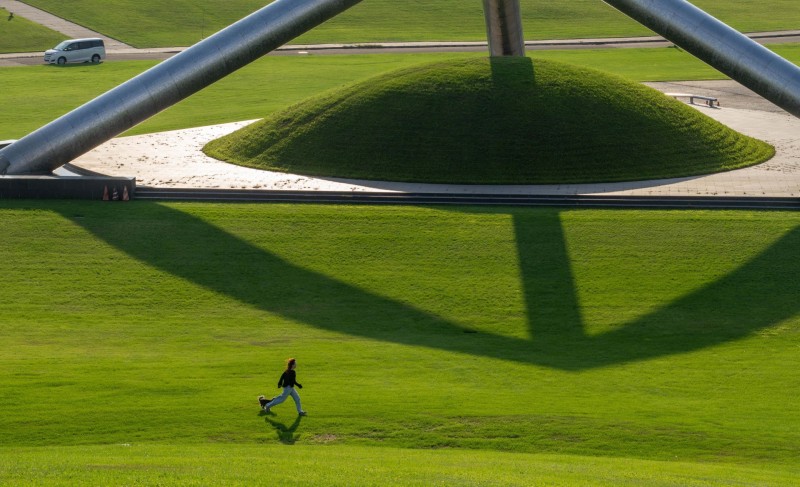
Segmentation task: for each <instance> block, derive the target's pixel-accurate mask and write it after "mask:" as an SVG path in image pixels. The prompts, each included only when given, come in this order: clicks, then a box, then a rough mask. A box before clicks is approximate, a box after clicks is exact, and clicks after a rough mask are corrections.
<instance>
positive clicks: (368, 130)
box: [203, 57, 775, 184]
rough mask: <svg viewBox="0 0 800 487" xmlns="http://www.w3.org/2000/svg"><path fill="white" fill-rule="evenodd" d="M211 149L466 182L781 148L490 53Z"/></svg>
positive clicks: (592, 75) (267, 122)
mask: <svg viewBox="0 0 800 487" xmlns="http://www.w3.org/2000/svg"><path fill="white" fill-rule="evenodd" d="M203 151H204V152H205V153H206V154H208V155H209V156H211V157H213V158H215V159H219V160H224V161H228V162H232V163H234V164H239V165H242V166H246V167H253V168H256V169H264V170H270V171H280V172H286V173H290V174H303V175H307V176H315V177H337V178H349V179H370V180H377V181H405V182H424V183H459V184H562V183H593V182H603V181H640V180H647V179H663V178H674V177H685V176H693V175H696V174H710V173H715V172H721V171H727V170H732V169H738V168H741V167H746V166H750V165H754V164H759V163H761V162H764V161H765V160H767V159H769V158H770V157H772V156H773V155H774V153H775V151H774V149H773V148H772V147H771V146H769V145H768V144H766V143H764V142H761V141H758V140H755V139H752V138H750V137H746V136H744V135H742V134H740V133H737V132H735V131H733V130H731V129H730V128H728V127H726V126H725V125H723V124H721V123H719V122H716V121H714V120H713V119H711V118H709V117H707V116H705V115H703V114H701V113H699V112H698V111H697V110H694V109H692V108H691V107H689V106H687V105H686V104H685V103H683V102H679V101H677V100H674V99H672V98H669V97H666V96H664V95H663V94H662V93H660V92H658V91H656V90H653V89H651V88H648V87H645V86H642V85H641V84H638V83H634V82H631V81H627V80H625V79H623V78H621V77H617V76H609V75H608V74H606V73H604V72H601V71H597V70H589V69H581V68H578V67H576V66H574V65H571V64H566V63H559V62H554V61H550V60H543V59H535V60H533V61H531V59H529V58H500V59H492V60H490V59H488V58H485V57H483V58H473V59H463V60H445V61H439V62H435V63H430V64H422V65H418V66H413V67H411V68H405V69H403V70H398V71H392V72H389V73H386V74H384V75H381V76H377V77H373V78H370V79H368V80H365V81H363V82H361V83H358V84H355V85H352V86H350V87H348V88H345V89H341V90H338V91H334V92H331V93H328V94H325V95H321V96H317V97H313V98H310V99H308V100H306V101H303V102H301V103H299V104H297V105H293V106H292V107H289V108H287V109H285V110H282V111H280V112H277V113H274V114H273V115H271V116H269V117H267V118H265V119H264V120H261V121H260V122H257V123H254V124H251V125H248V126H247V127H244V128H242V129H240V130H238V131H236V132H234V133H232V134H229V135H227V136H225V137H222V138H220V139H217V140H213V141H211V142H209V143H208V144H206V146H205V147H204V148H203Z"/></svg>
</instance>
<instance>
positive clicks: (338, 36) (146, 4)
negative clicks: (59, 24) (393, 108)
mask: <svg viewBox="0 0 800 487" xmlns="http://www.w3.org/2000/svg"><path fill="white" fill-rule="evenodd" d="M28 3H30V4H32V5H35V6H37V7H40V8H43V9H45V10H48V11H50V12H53V13H55V14H57V15H59V16H63V17H66V18H68V19H70V20H72V21H75V22H77V23H79V24H82V25H86V26H88V27H90V28H92V29H94V30H97V31H99V32H102V33H104V34H106V35H109V36H111V37H114V38H118V39H120V40H122V41H124V42H126V43H128V44H132V45H135V46H137V47H155V46H186V45H191V44H194V43H195V42H197V41H199V40H201V39H202V38H204V37H207V36H209V35H211V34H212V33H214V32H216V31H217V30H220V29H222V28H223V27H225V26H227V25H230V24H231V23H233V22H235V21H237V20H239V19H240V18H243V17H244V16H246V15H248V14H250V13H252V12H254V11H256V10H257V9H259V8H261V7H263V6H264V5H265V4H266V2H264V1H261V0H226V2H225V4H224V7H222V6H221V5H220V4H219V2H217V1H214V0H197V1H193V0H173V1H171V2H157V1H155V0H115V2H114V8H113V9H110V8H108V6H107V3H106V2H104V1H103V0H82V1H81V2H69V3H65V2H62V1H59V0H31V1H30V2H28ZM695 3H696V4H697V5H698V6H699V7H701V8H704V9H706V10H708V11H709V12H710V13H711V14H712V15H715V16H717V17H719V18H720V19H721V20H723V21H724V22H726V23H729V24H731V25H732V26H733V27H735V28H737V29H740V30H742V31H744V32H751V31H767V30H782V29H796V28H797V25H798V23H800V13H798V11H797V8H796V4H795V2H794V1H793V0H764V1H762V2H757V3H754V2H747V1H741V0H739V1H735V2H731V1H723V0H697V1H696V2H695ZM520 4H521V8H522V16H523V28H524V31H525V34H526V38H527V39H553V38H583V37H622V36H638V35H650V34H651V32H650V31H649V30H647V29H646V28H644V27H643V26H641V25H639V24H637V23H636V22H634V21H633V20H631V19H629V18H628V17H626V16H625V15H623V14H621V13H619V12H618V11H616V10H615V9H613V8H611V7H609V6H608V5H606V4H605V3H603V2H599V1H594V0H573V1H569V2H548V1H545V0H521V2H520ZM587 19H590V20H588V21H587ZM485 38H486V31H485V25H484V20H483V10H482V6H481V3H480V2H467V1H463V0H414V1H404V2H397V1H393V0H369V1H365V2H362V3H360V4H358V5H356V6H355V7H353V8H352V9H350V10H349V11H347V12H345V13H344V14H342V15H340V16H339V17H336V18H334V19H332V20H330V21H328V22H326V23H325V24H323V25H322V26H320V27H318V28H317V29H314V30H313V31H311V32H309V33H308V34H306V35H303V36H301V37H300V38H298V39H297V40H296V41H295V42H296V43H328V42H340V43H357V42H381V41H435V40H450V41H452V40H484V39H485Z"/></svg>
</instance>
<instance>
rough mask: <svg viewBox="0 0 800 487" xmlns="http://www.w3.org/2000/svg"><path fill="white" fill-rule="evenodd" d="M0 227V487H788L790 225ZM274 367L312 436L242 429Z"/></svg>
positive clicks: (390, 216) (109, 214) (229, 214)
mask: <svg viewBox="0 0 800 487" xmlns="http://www.w3.org/2000/svg"><path fill="white" fill-rule="evenodd" d="M0 228H2V232H0V249H2V255H3V257H2V259H0V275H2V276H3V289H4V292H3V300H2V313H0V390H2V391H3V394H0V431H2V435H0V470H2V471H3V473H4V474H5V472H10V473H11V474H12V475H21V476H24V475H26V473H25V472H26V469H30V470H33V471H32V472H31V475H33V476H34V478H39V479H44V480H43V481H42V482H41V483H42V484H44V483H47V482H46V480H48V479H49V477H47V475H50V474H52V473H53V472H55V474H56V475H55V477H56V478H59V479H65V481H68V480H71V477H70V476H69V475H76V476H77V477H79V478H88V479H90V481H88V482H87V483H92V482H91V480H94V481H95V482H96V484H103V483H112V484H117V485H119V484H130V483H133V482H132V481H130V480H129V478H130V477H128V476H126V475H137V474H141V475H147V479H148V480H149V482H144V481H142V482H140V483H142V484H154V483H165V481H163V479H166V480H169V479H174V478H178V479H191V478H196V477H192V476H193V475H200V474H198V473H197V472H208V476H203V478H204V479H205V482H202V481H198V483H204V484H206V485H207V484H209V483H225V482H214V481H213V479H215V478H223V479H227V478H228V477H225V476H226V475H230V476H232V478H231V479H230V480H232V481H237V479H240V478H241V477H240V476H239V474H238V472H239V471H240V470H247V472H244V473H242V474H241V475H242V476H244V478H246V479H250V478H252V477H249V475H251V474H250V473H248V472H251V469H252V471H254V472H267V471H269V472H272V469H270V468H269V466H270V465H271V464H270V463H269V462H270V461H271V460H275V461H276V462H279V463H281V465H286V466H288V465H302V469H301V472H298V471H291V470H288V467H287V469H284V468H283V467H280V468H279V467H276V468H275V469H274V471H275V473H276V474H278V476H279V477H281V476H282V478H285V476H287V475H291V474H292V473H295V474H297V475H298V478H299V479H300V481H302V480H303V479H323V480H324V479H326V478H328V476H329V475H330V469H332V468H333V469H335V468H339V469H341V471H343V472H346V473H345V475H349V476H350V477H353V478H355V482H356V483H360V484H361V485H374V484H375V483H372V484H370V482H372V481H373V478H372V477H371V476H369V475H366V476H365V475H358V473H357V472H359V470H358V469H355V468H354V466H353V465H352V464H353V463H357V461H356V460H353V459H354V458H358V457H359V456H361V455H360V454H359V453H358V451H359V450H355V449H353V448H354V447H359V448H375V449H380V448H392V449H411V450H436V451H438V450H447V451H461V452H465V453H464V455H463V456H461V457H459V456H458V455H459V454H458V453H452V454H449V453H433V454H432V455H434V456H431V457H430V458H431V459H430V460H424V461H422V462H421V465H420V466H419V470H416V468H417V467H416V464H415V463H414V458H419V457H426V455H425V454H424V452H418V451H416V452H409V453H408V454H404V453H387V452H382V451H381V452H374V453H372V454H368V455H366V457H365V459H364V460H363V461H364V464H363V465H364V466H368V467H369V471H370V472H372V471H375V472H379V473H380V475H382V476H383V477H376V478H378V479H383V480H386V479H387V478H388V479H389V480H391V479H390V478H389V476H390V474H389V473H386V472H387V469H386V467H385V466H386V465H395V464H397V463H400V464H401V466H399V467H398V469H399V472H400V475H401V478H403V479H406V480H413V479H415V478H416V477H415V475H420V474H427V473H431V472H432V471H434V470H435V467H434V465H436V464H438V463H439V462H436V461H434V460H433V459H435V458H441V463H442V464H445V465H447V467H446V468H445V469H444V471H445V473H444V477H443V479H444V480H443V482H445V481H446V480H448V479H449V480H451V485H464V484H466V482H461V483H459V482H457V481H456V480H453V479H459V477H458V475H461V474H460V473H459V472H464V473H467V474H469V472H471V471H474V476H475V477H474V478H475V479H477V480H475V482H474V483H476V484H478V485H483V484H484V482H483V480H484V479H487V476H488V473H490V472H494V473H496V474H499V475H501V477H498V479H499V480H502V479H503V478H505V477H503V475H504V470H502V469H501V471H499V472H498V470H497V469H494V470H492V468H494V467H496V466H497V465H505V466H507V467H508V468H510V469H511V470H510V472H509V475H508V477H509V478H510V479H512V480H513V479H517V480H518V479H525V478H533V479H536V478H543V479H552V478H554V477H553V476H556V475H558V472H559V471H562V472H565V473H563V475H565V478H568V479H575V478H577V479H579V480H575V481H574V482H573V484H577V485H582V484H585V482H581V481H580V479H581V478H582V477H581V475H585V476H587V477H592V474H593V472H597V473H598V475H599V478H601V479H604V478H611V479H616V480H619V479H620V478H625V477H627V476H628V475H634V478H636V479H642V478H643V477H642V476H644V475H648V476H654V477H655V478H654V479H650V478H649V477H644V478H645V480H643V481H641V482H639V483H640V484H643V483H644V484H648V485H658V482H656V481H657V480H663V479H673V481H672V482H671V483H672V484H680V485H691V483H690V482H682V481H680V475H684V473H685V475H687V476H688V477H690V479H698V482H697V483H701V481H702V480H703V479H707V478H712V479H720V481H719V482H717V483H718V484H721V485H732V484H733V485H735V484H736V483H737V482H738V481H739V480H740V478H741V479H753V480H752V482H751V483H753V484H756V485H765V484H770V483H772V484H773V485H782V484H783V485H791V483H792V482H785V481H786V478H785V477H786V475H788V473H787V472H791V471H792V470H794V472H795V473H797V468H798V460H797V459H798V458H800V404H799V403H798V402H797V401H796V391H797V389H798V387H800V355H798V353H797V350H798V346H800V333H798V332H799V331H800V313H799V312H798V311H799V310H800V308H798V306H800V304H799V303H798V300H797V296H798V295H799V294H800V287H799V286H800V282H798V279H797V276H798V275H800V261H798V259H797V255H798V251H800V214H796V213H792V212H733V211H731V212H707V211H687V212H676V211H675V212H673V211H577V210H573V211H568V210H555V209H523V208H469V207H467V208H449V207H448V208H415V207H368V206H363V207H362V206H357V207H349V206H317V205H299V206H298V205H258V204H250V205H248V204H190V203H182V204H156V203H148V202H132V203H130V204H123V203H116V204H102V203H99V202H98V203H92V202H19V201H18V202H0ZM290 356H295V357H297V358H298V360H299V363H300V367H299V369H298V373H299V378H300V380H301V382H302V384H303V385H304V386H305V387H304V388H303V389H302V390H301V391H300V392H301V395H302V398H303V401H304V408H305V409H306V410H308V411H309V415H308V416H307V417H303V418H301V420H299V421H298V416H297V415H296V414H295V413H294V410H293V408H292V407H291V405H282V406H279V407H277V408H275V410H274V413H275V414H274V415H269V416H266V415H263V414H259V411H258V408H257V403H256V400H255V399H256V395H257V394H270V393H273V392H275V391H277V389H276V382H277V379H278V375H279V373H280V371H281V369H282V366H283V361H284V359H285V358H287V357H290ZM126 444H127V445H131V447H130V449H128V450H125V448H127V447H118V446H113V445H126ZM285 444H294V445H295V446H302V447H303V448H304V449H303V450H302V452H303V454H299V453H295V452H294V451H293V453H291V455H297V456H296V457H291V459H292V460H294V459H295V458H296V461H291V462H288V463H287V462H284V461H283V458H284V457H283V456H282V455H281V454H280V453H279V452H280V450H276V448H277V447H284V446H285ZM92 445H101V446H102V445H105V446H107V447H108V450H105V451H102V450H103V449H92V448H91V446H92ZM266 445H270V447H269V448H265V449H264V450H263V451H262V450H259V447H261V446H266ZM340 447H341V449H340ZM286 448H288V446H286ZM362 451H363V450H362ZM467 451H469V452H467ZM93 452H94V453H93ZM253 452H258V454H260V455H261V458H263V461H259V462H255V464H256V465H257V467H251V465H253V462H249V461H247V458H250V457H252V456H253V455H254V453H253ZM470 452H471V453H470ZM481 452H486V457H483V458H484V461H481V458H482V456H481ZM499 452H505V453H509V454H525V455H531V456H520V457H510V456H509V457H504V456H502V455H498V453H499ZM289 454H290V453H287V454H286V455H289ZM543 454H544V455H554V456H555V458H554V459H553V460H552V463H551V462H550V460H548V459H545V458H543V457H541V456H540V455H543ZM451 455H452V456H451ZM573 456H577V457H587V456H588V457H593V458H595V459H596V460H594V461H592V462H590V464H591V465H590V466H589V467H588V468H589V471H588V472H586V470H584V469H585V468H587V467H586V464H585V463H584V462H583V461H582V460H580V459H575V458H574V457H573ZM148 458H149V459H148ZM220 458H225V459H226V460H225V461H226V463H225V464H224V465H222V464H221V463H220V461H221V460H220ZM398 458H406V459H408V462H407V463H406V462H399V461H398V460H395V459H398ZM14 459H18V460H17V461H15V460H14ZM628 459H630V461H628ZM40 460H41V461H40ZM642 460H647V461H648V462H647V463H642V462H641V461H642ZM529 461H531V462H533V464H534V465H541V462H545V464H549V465H552V466H551V467H544V466H543V468H542V469H539V468H536V469H534V470H535V471H533V472H531V470H530V468H529V467H528V462H529ZM651 461H656V462H659V463H658V465H656V464H653V463H649V462H651ZM672 462H676V463H672ZM456 464H460V465H461V467H460V469H459V468H457V467H456V466H455V465H456ZM685 464H692V465H691V466H686V465H685ZM26 465H27V467H26ZM515 465H516V466H515ZM225 466H231V469H230V470H225ZM361 471H362V472H363V470H361ZM144 472H146V473H144ZM554 472H555V473H554ZM682 472H684V473H682ZM759 472H760V473H759ZM781 472H784V473H781ZM59 473H64V475H58V474H59ZM300 473H302V475H300ZM662 474H663V476H664V477H663V479H662V477H661V475H662ZM104 475H108V476H111V477H109V478H115V479H118V481H117V482H103V481H102V479H103V476H104ZM117 475H119V476H117ZM576 475H577V477H576ZM740 475H741V477H740ZM82 476H85V477H82ZM423 476H424V475H423ZM537 476H540V477H537ZM676 476H677V477H676ZM17 478H19V477H17ZM676 478H678V479H679V480H678V481H675V480H674V479H676ZM765 479H766V480H765ZM770 479H771V480H770ZM347 480H350V478H348V479H347ZM650 480H654V481H653V482H651V481H650ZM767 480H769V481H767ZM779 480H780V481H779ZM420 482H421V481H420ZM0 483H2V484H4V485H5V484H6V483H7V482H5V481H4V479H3V478H2V477H0ZM389 483H391V482H389ZM486 483H489V485H492V484H491V483H490V482H486ZM518 483H519V484H524V482H519V481H518ZM544 483H551V482H544ZM598 483H600V484H601V483H602V482H598ZM607 483H612V484H613V483H614V482H613V481H609V482H607ZM662 483H665V484H667V485H669V483H667V482H662ZM320 484H322V485H324V484H325V483H324V482H321V483H318V484H317V485H320ZM535 484H536V483H535V482H528V485H535ZM184 485H185V484H184ZM308 485H314V483H313V480H309V481H308ZM412 485H413V483H412ZM426 485H430V483H428V484H426ZM494 485H499V483H498V482H496V483H495V484H494ZM512 485H513V484H512ZM567 485H569V483H567Z"/></svg>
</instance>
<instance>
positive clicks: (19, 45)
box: [0, 9, 64, 56]
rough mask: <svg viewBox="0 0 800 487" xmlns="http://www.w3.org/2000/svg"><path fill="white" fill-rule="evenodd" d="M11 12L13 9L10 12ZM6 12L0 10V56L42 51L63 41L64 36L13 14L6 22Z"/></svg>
mask: <svg viewBox="0 0 800 487" xmlns="http://www.w3.org/2000/svg"><path fill="white" fill-rule="evenodd" d="M11 12H13V9H12V10H11ZM8 14H9V11H8V10H3V9H0V54H2V53H6V52H34V51H42V56H44V51H45V50H46V49H50V48H51V47H53V46H55V45H56V44H58V43H59V42H61V41H63V40H64V36H63V35H62V34H59V33H58V32H55V31H52V30H50V29H48V28H46V27H42V26H41V25H39V24H34V23H33V22H31V21H30V20H28V19H26V18H24V17H20V16H19V15H17V14H14V18H13V19H11V20H8Z"/></svg>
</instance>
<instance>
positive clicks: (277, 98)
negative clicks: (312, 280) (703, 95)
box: [0, 45, 800, 139]
mask: <svg viewBox="0 0 800 487" xmlns="http://www.w3.org/2000/svg"><path fill="white" fill-rule="evenodd" d="M776 51H777V52H778V53H780V54H781V55H783V56H786V57H788V58H789V59H791V60H794V61H795V62H798V61H800V46H796V45H792V46H780V47H779V48H776ZM482 56H483V55H481V54H452V53H451V54H406V55H394V54H372V55H355V56H319V57H315V56H310V57H302V58H289V57H278V56H276V57H269V56H268V57H265V58H263V59H261V60H259V61H257V62H255V63H253V64H251V65H249V66H247V67H246V68H244V69H241V70H239V71H237V72H236V73H234V74H232V75H230V76H228V77H227V78H225V79H223V80H221V81H219V82H218V83H215V84H214V85H212V86H210V87H208V88H206V89H205V90H203V91H201V92H199V93H197V94H195V95H193V96H191V97H190V98H188V99H186V100H184V101H182V102H181V103H179V104H177V105H175V106H174V107H172V108H169V109H167V110H165V111H164V112H162V113H160V114H158V115H156V116H155V117H153V118H151V119H150V120H148V121H146V122H144V123H142V124H140V125H138V126H136V127H134V128H133V129H132V130H130V131H129V132H128V134H141V133H149V132H159V131H164V130H174V129H180V128H188V127H198V126H203V125H213V124H218V123H225V122H235V121H240V120H252V119H255V118H260V117H263V116H266V115H268V114H270V113H271V112H273V111H275V110H278V109H282V108H285V107H287V106H289V105H291V104H294V103H297V102H299V101H301V100H303V99H304V98H308V97H310V96H313V95H316V94H319V93H320V92H324V91H326V90H332V89H336V88H340V87H343V86H345V85H348V84H351V83H354V82H356V81H359V80H362V79H364V78H367V77H370V76H375V75H377V74H381V73H385V72H388V71H391V70H394V69H399V68H403V67H408V66H413V65H416V64H421V63H425V62H430V61H436V60H446V59H466V58H479V57H482ZM536 56H537V57H541V58H543V59H548V60H563V61H567V62H570V63H573V64H576V65H579V66H585V67H590V68H596V69H602V70H605V71H608V72H611V73H617V74H621V75H623V76H624V77H626V78H628V79H631V80H634V81H654V80H691V79H722V78H724V76H723V75H721V74H720V73H718V72H716V71H714V70H713V69H711V68H710V67H708V66H706V65H705V64H703V63H701V62H700V61H698V60H696V59H695V58H693V57H692V56H690V55H688V54H686V53H683V52H679V51H678V50H676V49H631V50H628V49H614V50H597V51H594V50H591V51H584V50H582V51H549V52H537V54H536ZM153 65H154V63H152V62H146V61H136V62H107V63H103V64H101V65H92V66H89V65H70V66H68V67H66V68H58V67H55V66H34V67H15V68H0V76H2V77H3V90H2V91H0V106H6V107H14V110H0V139H13V138H19V137H22V136H23V135H25V134H27V133H29V132H31V131H33V130H35V129H37V128H39V127H40V126H42V125H44V124H46V123H48V122H50V121H52V120H54V119H55V118H57V117H59V116H61V115H63V114H64V113H67V112H68V111H70V110H72V109H74V108H77V107H78V106H80V105H81V104H82V103H85V102H86V101H89V100H91V99H92V98H94V97H96V96H98V95H100V94H102V93H104V92H105V91H107V90H109V89H111V88H113V87H115V86H117V85H119V84H121V83H123V82H124V81H127V80H128V79H130V78H132V77H133V76H135V75H137V74H139V73H141V72H142V71H144V70H145V69H147V68H149V67H151V66H153ZM723 102H724V100H723Z"/></svg>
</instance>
